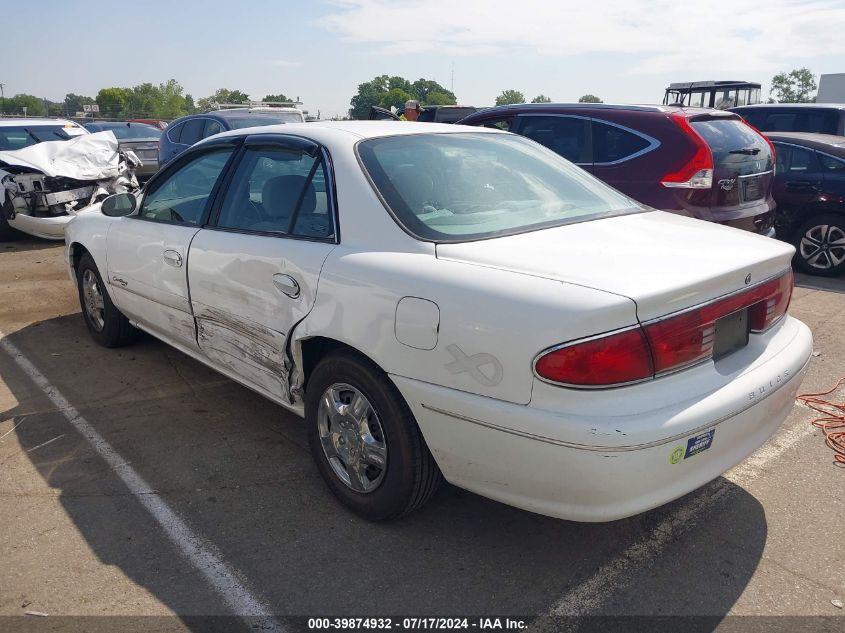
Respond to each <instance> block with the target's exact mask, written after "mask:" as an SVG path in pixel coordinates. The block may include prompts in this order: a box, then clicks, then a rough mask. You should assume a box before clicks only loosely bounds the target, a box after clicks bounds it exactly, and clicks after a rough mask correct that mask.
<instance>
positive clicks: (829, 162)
mask: <svg viewBox="0 0 845 633" xmlns="http://www.w3.org/2000/svg"><path fill="white" fill-rule="evenodd" d="M819 162H820V163H821V164H822V171H824V172H826V173H831V172H835V173H837V174H845V161H843V160H842V159H840V158H834V157H833V156H827V155H825V154H819Z"/></svg>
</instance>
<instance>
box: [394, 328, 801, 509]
mask: <svg viewBox="0 0 845 633" xmlns="http://www.w3.org/2000/svg"><path fill="white" fill-rule="evenodd" d="M776 329H778V330H779V331H778V332H777V333H771V334H770V335H769V340H768V341H765V344H766V345H769V346H771V347H772V348H773V351H772V353H771V354H769V355H768V356H767V357H766V358H765V359H764V360H762V361H761V362H759V363H756V364H755V366H754V367H753V368H752V369H750V370H748V371H744V372H742V373H741V374H739V375H737V376H736V377H735V378H732V379H731V380H730V381H729V382H727V384H724V385H723V386H722V387H720V388H718V389H716V390H715V391H711V392H705V393H702V394H700V396H698V397H695V398H691V399H686V400H684V401H683V402H682V403H679V404H678V405H670V406H664V404H665V401H668V400H669V399H671V398H672V397H673V396H674V395H675V394H673V393H670V392H671V390H672V385H671V384H670V383H669V381H667V382H666V383H665V387H666V388H667V392H666V394H665V397H664V398H663V399H662V401H661V399H653V404H652V409H651V410H646V411H640V412H638V413H636V414H632V415H625V414H624V413H622V412H620V411H619V410H616V409H613V410H611V411H608V412H607V414H605V415H602V413H601V411H600V410H599V411H598V412H596V411H593V412H591V413H590V414H582V415H580V416H579V415H572V414H570V413H565V412H562V411H549V410H543V409H539V408H537V407H536V406H534V405H529V406H520V405H513V404H509V403H504V402H501V401H498V400H493V399H491V398H484V397H480V396H475V395H472V394H468V393H465V392H459V391H456V390H453V389H448V388H444V387H439V386H435V385H431V384H428V383H422V382H419V381H415V380H411V379H407V378H401V377H397V376H392V378H393V380H394V382H395V383H396V385H397V386H398V387H399V389H400V391H401V392H402V394H403V395H404V397H405V398H406V400H407V402H408V404H409V405H410V407H411V409H412V410H413V412H414V415H415V416H416V419H417V421H418V423H419V425H420V428H421V430H422V432H423V435H424V437H425V439H426V442H427V443H428V446H429V448H430V449H431V451H432V454H433V455H434V457H435V459H436V460H437V463H438V465H439V466H440V468H441V470H442V471H443V474H444V476H445V477H446V479H447V480H449V481H450V482H452V483H453V484H455V485H458V486H461V487H463V488H467V489H468V490H472V491H474V492H477V493H479V494H481V495H484V496H486V497H490V498H492V499H496V500H498V501H502V502H504V503H507V504H509V505H513V506H516V507H519V508H523V509H526V510H530V511H532V512H538V513H540V514H545V515H549V516H554V517H558V518H563V519H571V520H576V521H610V520H615V519H620V518H624V517H626V516H631V515H634V514H637V513H640V512H643V511H645V510H649V509H651V508H654V507H657V506H660V505H662V504H664V503H667V502H669V501H671V500H673V499H676V498H678V497H681V496H683V495H684V494H686V493H688V492H691V491H692V490H695V489H696V488H698V487H700V486H701V485H703V484H705V483H707V482H708V481H711V480H712V479H715V478H716V477H718V476H719V475H721V474H722V473H723V472H725V471H726V470H729V469H730V468H731V467H733V466H734V465H736V464H737V463H739V462H740V461H742V460H743V459H744V458H745V457H747V456H748V455H750V454H751V453H752V452H754V451H755V450H756V449H757V448H758V447H760V446H761V445H762V444H763V443H764V442H765V441H766V440H767V439H768V438H769V437H770V436H771V435H772V434H773V433H774V432H775V431H776V430H777V428H778V426H779V425H780V424H781V423H782V422H783V420H784V419H785V418H786V417H787V416H788V415H789V412H790V411H791V410H792V407H793V403H794V399H795V395H796V393H797V391H798V388H799V386H800V384H801V380H802V378H803V374H804V372H805V370H806V367H807V363H808V361H809V358H810V354H811V352H812V335H811V334H810V331H809V329H808V328H807V327H806V326H805V325H804V324H803V323H800V322H799V321H797V320H795V319H792V318H787V319H786V323H782V324H781V327H778V328H776ZM761 344H763V343H761ZM775 348H776V349H775ZM682 373H684V372H682ZM653 382H654V383H655V385H656V384H657V383H658V382H659V380H657V381H653ZM628 389H634V387H630V388H628ZM559 391H560V394H561V395H560V396H559V397H560V399H561V401H562V403H563V405H564V406H565V405H566V402H565V399H566V398H567V397H569V396H570V395H571V394H572V391H571V390H566V389H560V390H559ZM574 397H576V398H582V397H585V396H583V394H575V396H574ZM593 397H596V403H597V404H596V406H597V407H599V409H600V408H601V399H602V397H603V396H602V395H601V393H600V392H599V393H598V394H596V393H594V394H593ZM574 408H575V409H577V408H578V406H575V407H574ZM634 427H636V428H635V429H634ZM628 429H631V430H632V431H633V430H635V431H636V432H632V433H626V432H625V431H626V430H628ZM711 432H712V437H711V438H710V441H711V442H712V443H711V444H710V445H709V448H707V449H706V450H703V451H701V452H695V451H694V450H693V451H692V453H691V454H689V455H687V452H688V447H691V446H692V445H693V444H694V443H695V438H698V439H699V440H703V441H705V443H706V439H707V436H708V435H710V434H711ZM634 438H635V441H632V440H633V439H634ZM691 439H692V440H693V442H692V443H691V442H690V440H691ZM679 455H680V456H679Z"/></svg>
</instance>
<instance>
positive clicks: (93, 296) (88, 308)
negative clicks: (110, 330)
mask: <svg viewBox="0 0 845 633" xmlns="http://www.w3.org/2000/svg"><path fill="white" fill-rule="evenodd" d="M82 298H83V301H84V302H85V312H86V313H87V314H88V320H89V321H90V322H91V325H92V326H93V327H94V329H95V330H97V331H98V332H102V331H103V328H105V327H106V313H105V309H106V306H105V303H104V301H103V292H102V291H101V290H100V284H99V282H98V281H97V275H95V274H94V271H93V270H91V269H90V268H89V269H87V270H86V271H85V272H84V273H83V274H82Z"/></svg>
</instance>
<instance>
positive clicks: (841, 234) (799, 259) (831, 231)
mask: <svg viewBox="0 0 845 633" xmlns="http://www.w3.org/2000/svg"><path fill="white" fill-rule="evenodd" d="M793 244H794V245H795V251H796V252H795V267H796V268H798V269H799V270H801V271H802V272H805V273H807V274H809V275H819V276H821V277H838V276H839V275H841V274H842V273H844V272H845V217H843V216H841V215H834V214H830V213H828V214H823V215H817V216H814V217H812V218H810V219H809V220H807V221H806V222H804V223H803V224H801V226H800V227H799V228H798V231H797V232H796V233H795V239H794V241H793Z"/></svg>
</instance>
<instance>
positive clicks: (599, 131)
mask: <svg viewBox="0 0 845 633" xmlns="http://www.w3.org/2000/svg"><path fill="white" fill-rule="evenodd" d="M648 146H649V141H648V140H646V139H644V138H643V137H642V136H639V135H637V134H634V133H633V132H629V131H628V130H624V129H622V128H620V127H616V126H615V125H608V124H607V123H602V122H600V121H593V163H595V164H596V165H600V164H602V163H616V162H619V161H622V160H625V159H627V158H630V157H631V156H633V155H634V154H636V153H638V152H641V151H643V150H644V149H646V148H647V147H648Z"/></svg>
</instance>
